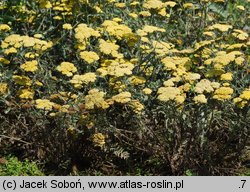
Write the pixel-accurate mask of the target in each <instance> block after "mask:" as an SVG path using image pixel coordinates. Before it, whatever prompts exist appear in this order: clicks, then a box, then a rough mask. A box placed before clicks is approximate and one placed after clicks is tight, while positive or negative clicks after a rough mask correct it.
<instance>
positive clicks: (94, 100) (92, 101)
mask: <svg viewBox="0 0 250 192" xmlns="http://www.w3.org/2000/svg"><path fill="white" fill-rule="evenodd" d="M104 96H105V93H104V92H103V91H100V90H98V89H91V90H90V91H89V92H88V95H87V96H86V97H85V108H86V109H94V108H95V107H97V108H102V109H107V108H108V107H109V104H108V103H107V102H106V101H105V100H104Z"/></svg>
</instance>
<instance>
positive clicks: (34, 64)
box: [20, 60, 38, 72]
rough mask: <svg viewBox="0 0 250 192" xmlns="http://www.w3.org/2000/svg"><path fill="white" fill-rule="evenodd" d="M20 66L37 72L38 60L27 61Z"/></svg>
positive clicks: (28, 70) (25, 69)
mask: <svg viewBox="0 0 250 192" xmlns="http://www.w3.org/2000/svg"><path fill="white" fill-rule="evenodd" d="M20 68H21V69H23V70H24V71H27V72H35V71H37V70H38V62H37V60H32V61H26V62H25V63H24V64H22V65H21V66H20Z"/></svg>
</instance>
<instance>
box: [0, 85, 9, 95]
mask: <svg viewBox="0 0 250 192" xmlns="http://www.w3.org/2000/svg"><path fill="white" fill-rule="evenodd" d="M7 92H8V84H7V83H0V95H5V94H6V93H7Z"/></svg>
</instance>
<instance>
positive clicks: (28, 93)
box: [17, 88, 35, 99]
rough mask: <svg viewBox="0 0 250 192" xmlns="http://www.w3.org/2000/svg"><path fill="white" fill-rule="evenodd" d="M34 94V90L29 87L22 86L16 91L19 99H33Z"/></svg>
mask: <svg viewBox="0 0 250 192" xmlns="http://www.w3.org/2000/svg"><path fill="white" fill-rule="evenodd" d="M34 94H35V92H34V90H32V89H30V88H23V89H20V90H19V91H18V92H17V95H18V96H19V98H21V99H33V97H34Z"/></svg>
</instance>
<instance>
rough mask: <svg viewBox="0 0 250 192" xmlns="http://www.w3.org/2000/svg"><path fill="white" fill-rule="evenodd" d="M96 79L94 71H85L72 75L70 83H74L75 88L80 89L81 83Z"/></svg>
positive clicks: (84, 83)
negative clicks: (81, 73) (82, 73)
mask: <svg viewBox="0 0 250 192" xmlns="http://www.w3.org/2000/svg"><path fill="white" fill-rule="evenodd" d="M95 81H96V74H95V73H91V72H89V73H85V74H84V75H74V76H73V78H72V79H71V80H70V83H72V84H73V85H74V87H75V88H77V89H80V88H82V86H83V85H86V84H88V83H91V82H95Z"/></svg>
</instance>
